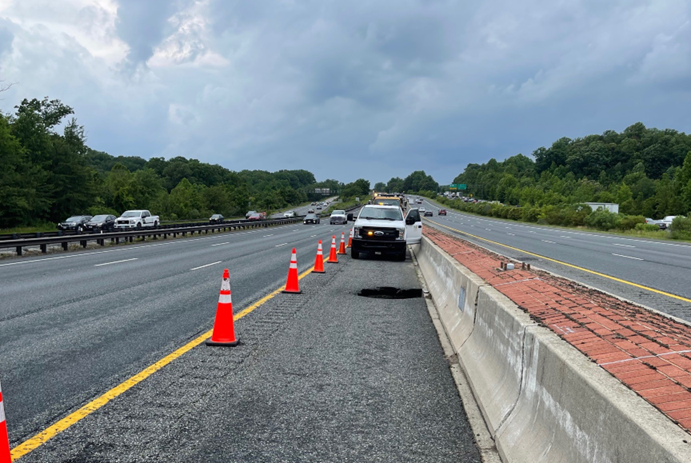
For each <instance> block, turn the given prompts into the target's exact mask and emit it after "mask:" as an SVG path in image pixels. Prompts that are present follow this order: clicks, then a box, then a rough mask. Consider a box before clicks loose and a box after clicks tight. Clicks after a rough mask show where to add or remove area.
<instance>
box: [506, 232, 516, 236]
mask: <svg viewBox="0 0 691 463" xmlns="http://www.w3.org/2000/svg"><path fill="white" fill-rule="evenodd" d="M507 235H511V236H516V234H515V233H507Z"/></svg>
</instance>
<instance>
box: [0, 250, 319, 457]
mask: <svg viewBox="0 0 691 463" xmlns="http://www.w3.org/2000/svg"><path fill="white" fill-rule="evenodd" d="M327 259H328V258H326V259H324V261H325V262H326V260H327ZM312 270H314V268H311V269H309V270H307V271H305V272H303V273H302V274H300V275H299V276H298V279H299V280H302V279H303V278H304V277H306V276H307V275H309V274H310V273H312ZM282 290H283V288H279V289H277V290H274V291H273V292H271V293H269V294H267V295H266V296H264V297H263V298H261V299H259V300H258V301H257V302H255V303H254V304H252V305H251V306H249V307H247V308H246V309H244V310H242V311H240V312H239V313H237V314H236V315H234V316H233V320H236V321H237V320H240V319H241V318H242V317H244V316H245V315H247V314H249V313H250V312H252V311H253V310H255V309H257V308H259V307H261V306H262V305H263V304H265V303H266V302H267V301H269V300H271V299H273V298H274V297H275V296H276V295H277V294H278V293H280V292H281V291H282ZM212 331H213V330H209V331H207V332H206V333H204V334H202V335H200V336H198V337H197V338H195V339H193V340H192V341H190V342H188V343H187V344H185V345H184V346H182V347H180V348H179V349H177V350H176V351H174V352H173V353H171V354H168V355H166V356H165V357H163V358H162V359H161V360H159V361H158V362H156V363H154V364H153V365H150V366H149V367H147V368H145V369H144V370H142V371H141V372H139V373H137V374H136V375H134V376H132V377H131V378H129V379H127V380H125V381H123V382H122V383H120V384H119V385H117V386H115V387H114V388H113V389H111V390H109V391H108V392H106V393H105V394H103V395H102V396H100V397H98V398H96V399H94V400H92V401H91V402H89V403H88V404H86V405H84V406H83V407H82V408H80V409H79V410H77V411H75V412H72V413H70V414H69V415H67V416H66V417H65V418H63V419H61V420H60V421H58V422H57V423H55V424H53V425H51V426H49V427H48V428H46V429H44V430H43V431H41V432H39V433H38V434H36V435H35V436H33V437H31V438H29V439H27V440H25V441H24V442H22V443H21V444H19V445H18V446H16V447H15V448H13V449H12V451H11V456H12V461H17V460H18V459H19V458H21V457H23V456H24V455H26V454H27V453H29V452H31V451H32V450H35V449H37V448H38V447H40V446H41V445H43V444H44V443H46V442H47V441H48V440H50V439H52V438H53V437H55V436H56V435H58V434H60V433H61V432H63V431H64V430H66V429H67V428H69V427H70V426H72V425H73V424H75V423H77V422H78V421H80V420H82V419H83V418H86V417H87V416H89V415H90V414H91V413H93V412H95V411H96V410H98V409H99V408H101V407H103V406H104V405H105V404H107V403H108V402H110V401H111V400H113V399H114V398H116V397H117V396H119V395H121V394H122V393H124V392H125V391H127V390H129V389H130V388H132V387H134V386H135V385H137V384H139V383H141V382H142V381H144V380H145V379H146V378H148V377H149V376H151V375H153V374H154V373H156V372H157V371H158V370H160V369H161V368H163V367H165V366H166V365H168V364H169V363H170V362H172V361H173V360H175V359H176V358H178V357H180V356H182V355H183V354H185V353H186V352H188V351H190V350H191V349H193V348H194V347H197V346H198V345H199V344H201V343H203V342H204V341H205V340H207V339H208V338H209V337H210V336H211V334H212Z"/></svg>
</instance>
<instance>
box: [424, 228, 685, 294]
mask: <svg viewBox="0 0 691 463" xmlns="http://www.w3.org/2000/svg"><path fill="white" fill-rule="evenodd" d="M426 220H429V221H430V222H432V223H433V224H436V225H439V226H440V227H444V228H448V229H449V230H453V231H455V232H458V233H462V234H464V235H467V236H472V237H473V238H475V239H478V240H482V241H485V242H487V243H492V244H496V245H497V246H502V247H505V248H508V249H513V250H514V251H518V252H521V253H524V254H528V255H531V256H535V257H539V258H540V259H545V260H548V261H550V262H554V263H555V264H560V265H564V266H566V267H571V268H575V269H576V270H580V271H582V272H586V273H590V274H592V275H597V276H599V277H603V278H608V279H610V280H613V281H616V282H619V283H624V284H625V285H629V286H634V287H636V288H639V289H644V290H646V291H650V292H652V293H656V294H661V295H663V296H667V297H671V298H673V299H678V300H680V301H684V302H691V299H688V298H685V297H682V296H677V295H676V294H672V293H668V292H665V291H660V290H659V289H655V288H651V287H649V286H644V285H639V284H638V283H634V282H633V281H628V280H622V279H621V278H617V277H613V276H612V275H607V274H606V273H600V272H596V271H595V270H589V269H587V268H583V267H579V266H578V265H573V264H569V263H568V262H563V261H561V260H557V259H552V258H551V257H546V256H543V255H542V254H535V253H534V252H530V251H526V250H524V249H520V248H515V247H513V246H509V245H508V244H503V243H499V242H498V241H492V240H488V239H487V238H482V237H481V236H477V235H473V234H472V233H468V232H465V231H462V230H458V229H456V228H451V227H447V226H446V225H442V224H440V223H439V222H435V221H434V220H430V219H426Z"/></svg>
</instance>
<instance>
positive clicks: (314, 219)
mask: <svg viewBox="0 0 691 463" xmlns="http://www.w3.org/2000/svg"><path fill="white" fill-rule="evenodd" d="M302 223H303V224H305V225H307V224H308V223H321V220H320V219H319V216H318V215H317V214H307V215H306V216H305V219H304V220H303V221H302Z"/></svg>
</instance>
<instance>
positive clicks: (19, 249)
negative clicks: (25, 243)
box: [17, 246, 22, 256]
mask: <svg viewBox="0 0 691 463" xmlns="http://www.w3.org/2000/svg"><path fill="white" fill-rule="evenodd" d="M17 255H18V256H21V255H22V247H21V246H17Z"/></svg>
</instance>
